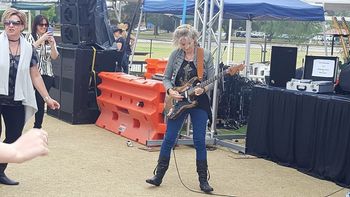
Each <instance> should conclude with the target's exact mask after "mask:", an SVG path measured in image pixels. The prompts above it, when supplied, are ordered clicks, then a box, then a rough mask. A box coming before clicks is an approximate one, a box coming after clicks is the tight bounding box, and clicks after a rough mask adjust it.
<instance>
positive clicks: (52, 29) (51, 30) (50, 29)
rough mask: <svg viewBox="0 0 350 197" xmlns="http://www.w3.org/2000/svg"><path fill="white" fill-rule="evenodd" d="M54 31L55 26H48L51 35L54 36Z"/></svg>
mask: <svg viewBox="0 0 350 197" xmlns="http://www.w3.org/2000/svg"><path fill="white" fill-rule="evenodd" d="M53 31H54V28H53V27H51V26H49V27H48V28H47V32H49V33H50V34H51V36H53Z"/></svg>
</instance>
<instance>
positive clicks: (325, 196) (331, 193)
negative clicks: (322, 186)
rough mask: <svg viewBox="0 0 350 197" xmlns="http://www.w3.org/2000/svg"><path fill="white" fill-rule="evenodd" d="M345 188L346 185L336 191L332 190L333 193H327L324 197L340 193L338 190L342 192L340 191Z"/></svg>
mask: <svg viewBox="0 0 350 197" xmlns="http://www.w3.org/2000/svg"><path fill="white" fill-rule="evenodd" d="M344 189H345V187H343V188H340V189H338V190H336V191H334V192H332V193H330V194H327V195H325V196H324V197H329V196H333V195H334V194H336V193H338V192H340V191H342V190H344Z"/></svg>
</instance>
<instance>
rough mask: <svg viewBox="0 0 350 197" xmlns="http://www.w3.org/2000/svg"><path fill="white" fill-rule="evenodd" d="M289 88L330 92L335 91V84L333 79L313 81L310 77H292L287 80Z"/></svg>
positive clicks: (287, 87) (302, 90)
mask: <svg viewBox="0 0 350 197" xmlns="http://www.w3.org/2000/svg"><path fill="white" fill-rule="evenodd" d="M286 89H287V90H296V91H301V92H313V93H329V92H333V90H334V85H333V82H332V81H312V80H308V79H301V80H299V79H292V80H291V81H288V82H287V86H286Z"/></svg>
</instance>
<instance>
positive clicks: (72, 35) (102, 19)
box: [60, 0, 114, 49]
mask: <svg viewBox="0 0 350 197" xmlns="http://www.w3.org/2000/svg"><path fill="white" fill-rule="evenodd" d="M60 19H61V24H62V27H61V35H62V42H63V43H64V44H82V45H99V46H100V47H102V48H105V49H107V48H110V47H111V46H112V43H113V42H114V37H113V34H112V31H111V29H110V24H109V22H108V21H109V20H108V12H107V4H106V1H105V0H94V1H89V0H61V1H60Z"/></svg>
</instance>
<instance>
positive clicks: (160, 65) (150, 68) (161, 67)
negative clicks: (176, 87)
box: [145, 58, 168, 79]
mask: <svg viewBox="0 0 350 197" xmlns="http://www.w3.org/2000/svg"><path fill="white" fill-rule="evenodd" d="M145 61H146V62H147V65H146V70H147V72H145V77H146V79H151V78H152V76H153V75H154V74H156V73H160V74H163V73H164V71H165V67H166V64H167V63H168V60H166V59H152V58H147V59H145Z"/></svg>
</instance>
